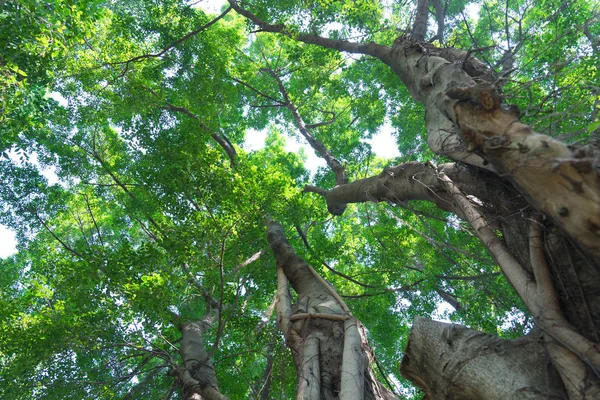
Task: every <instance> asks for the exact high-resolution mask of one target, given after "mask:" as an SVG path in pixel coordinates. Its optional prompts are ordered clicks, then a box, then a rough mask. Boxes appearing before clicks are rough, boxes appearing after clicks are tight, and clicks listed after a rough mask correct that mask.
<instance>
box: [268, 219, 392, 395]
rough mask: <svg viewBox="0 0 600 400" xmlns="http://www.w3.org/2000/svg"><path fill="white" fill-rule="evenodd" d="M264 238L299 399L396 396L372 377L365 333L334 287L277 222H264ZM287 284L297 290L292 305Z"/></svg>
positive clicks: (280, 321)
mask: <svg viewBox="0 0 600 400" xmlns="http://www.w3.org/2000/svg"><path fill="white" fill-rule="evenodd" d="M267 240H268V241H269V245H270V246H271V249H272V250H273V254H274V255H275V258H276V260H277V270H278V273H277V274H278V291H277V320H278V323H279V326H280V328H281V330H282V332H283V334H284V335H285V338H286V344H287V345H288V347H290V349H291V350H292V357H293V360H294V365H295V366H296V372H297V375H298V398H299V399H323V400H330V399H331V400H334V399H353V400H354V399H367V400H380V399H384V400H388V399H395V398H396V396H394V395H393V394H392V393H391V392H390V391H388V390H387V389H386V388H385V387H384V386H383V385H382V384H381V383H379V382H378V381H377V380H375V379H374V376H373V374H372V373H371V371H370V366H369V363H368V360H369V357H368V355H367V353H366V352H365V351H366V350H364V349H368V347H369V345H368V343H367V342H366V337H364V336H363V335H360V333H359V331H358V327H357V325H358V324H359V322H358V321H357V320H356V319H355V318H354V317H353V316H352V315H351V314H350V312H349V310H348V308H347V307H346V305H345V303H344V302H343V301H342V300H341V298H340V297H339V295H337V293H336V292H335V289H333V287H331V285H329V284H328V283H327V282H326V281H324V280H323V278H321V277H320V276H319V275H318V274H317V273H316V272H315V271H314V270H313V269H312V268H311V267H310V266H309V265H308V264H306V262H305V261H304V260H303V259H302V258H300V257H298V256H297V255H296V253H295V252H294V250H293V249H292V247H291V246H290V244H289V243H288V242H287V240H286V239H285V235H284V233H283V228H282V227H281V225H279V224H278V223H276V222H269V223H268V225H267ZM288 282H289V283H290V284H291V285H292V287H293V288H294V290H295V291H296V293H298V299H297V301H296V303H295V304H292V303H291V295H290V294H289V289H288ZM296 316H298V317H296ZM294 317H296V318H294ZM346 329H347V330H348V334H346V333H345V332H346ZM346 346H347V347H346Z"/></svg>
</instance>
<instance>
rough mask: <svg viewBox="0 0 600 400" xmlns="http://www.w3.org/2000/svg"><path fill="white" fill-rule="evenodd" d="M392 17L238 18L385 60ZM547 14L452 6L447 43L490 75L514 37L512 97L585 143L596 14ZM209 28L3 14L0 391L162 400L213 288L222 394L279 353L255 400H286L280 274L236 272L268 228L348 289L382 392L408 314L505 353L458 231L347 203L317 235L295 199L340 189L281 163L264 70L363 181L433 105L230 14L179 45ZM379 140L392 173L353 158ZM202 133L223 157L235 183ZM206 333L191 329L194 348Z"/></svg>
mask: <svg viewBox="0 0 600 400" xmlns="http://www.w3.org/2000/svg"><path fill="white" fill-rule="evenodd" d="M387 3H389V2H372V1H366V0H361V1H329V0H322V1H316V2H306V1H304V0H302V1H299V0H287V1H278V2H273V1H265V0H253V1H244V2H243V5H244V7H248V9H252V10H253V11H254V12H255V13H256V14H257V15H258V16H260V17H262V18H264V19H265V20H268V21H271V22H273V23H286V24H288V26H289V27H290V31H292V33H293V32H295V31H308V32H316V33H321V34H323V35H329V36H331V37H352V38H353V39H354V40H364V41H369V40H374V39H375V40H377V41H379V42H381V43H386V44H389V45H391V44H392V43H393V41H394V39H395V38H396V37H397V36H398V35H399V34H400V33H401V32H399V31H404V30H406V29H407V27H409V24H410V20H411V12H412V10H411V9H410V7H406V6H404V5H402V7H400V6H399V5H398V4H396V3H397V2H394V4H393V5H392V6H390V7H388V5H387ZM468 4H471V5H479V6H480V7H479V14H478V16H476V15H474V14H473V15H467V14H466V11H465V7H466V6H467V5H468ZM507 4H508V5H509V6H508V7H509V10H508V11H509V15H510V17H511V18H508V19H507V18H505V12H506V7H507ZM562 4H566V3H564V2H561V1H553V0H552V1H543V2H538V3H535V4H533V3H531V2H524V1H517V2H510V3H506V4H505V3H500V2H496V1H482V2H462V1H457V2H454V1H452V2H449V7H448V10H447V14H446V19H447V24H446V43H448V44H450V45H454V46H456V47H460V48H463V49H470V48H477V49H478V50H477V51H476V52H475V53H474V55H475V56H478V57H480V58H481V59H482V60H484V61H485V62H487V63H489V65H491V66H492V67H495V68H496V71H497V72H498V71H499V70H500V69H501V65H496V64H497V63H498V61H499V60H500V59H501V58H502V56H503V54H504V50H506V47H507V46H508V45H509V44H510V46H511V47H512V48H513V49H516V45H517V43H520V40H521V39H523V43H522V45H519V48H518V49H517V50H515V51H516V52H517V58H516V64H515V67H516V68H517V69H516V70H515V71H514V72H513V73H512V75H511V79H510V80H508V81H507V82H506V86H505V94H506V96H507V98H508V100H509V101H510V102H511V103H516V104H518V105H519V106H520V107H521V110H522V112H523V114H524V118H525V119H526V120H527V121H529V122H531V123H532V124H534V125H535V127H536V128H537V129H539V130H544V131H546V132H549V133H551V134H555V135H557V136H561V137H567V138H568V139H569V140H584V139H587V138H590V137H594V135H596V134H597V132H598V109H599V108H598V107H599V104H600V97H599V96H600V93H599V92H598V82H599V78H600V77H599V76H598V68H597V65H598V64H599V60H598V50H597V46H598V44H597V43H595V44H594V43H593V42H591V41H590V38H588V36H587V35H586V31H585V29H588V30H589V32H591V34H592V39H593V37H598V35H600V30H599V29H600V28H599V27H598V26H599V25H598V24H597V23H593V22H594V21H597V15H596V16H595V17H594V16H593V15H594V13H597V10H598V8H597V7H598V5H597V2H583V1H578V2H576V4H573V5H568V6H565V7H563V6H562ZM463 16H464V18H463ZM213 18H214V16H213V15H209V14H207V13H205V12H204V11H202V10H201V9H200V8H197V7H194V6H190V4H189V2H180V1H172V2H160V1H150V2H148V1H123V2H98V1H53V2H38V1H33V0H32V1H19V2H3V3H2V5H0V49H2V52H1V54H2V55H1V56H0V199H1V201H0V223H2V224H3V225H7V226H9V227H10V228H11V229H13V230H14V231H16V232H17V236H18V239H19V252H18V253H17V254H16V255H14V256H11V257H9V258H6V259H2V260H0V397H2V398H7V399H8V398H10V399H21V398H23V399H25V398H28V399H29V398H32V397H35V398H52V399H53V398H56V399H63V398H73V399H85V398H89V399H92V398H93V399H113V398H125V397H126V396H128V395H129V396H130V398H134V397H143V398H148V399H154V398H156V399H159V398H161V399H162V398H165V396H166V394H168V393H169V390H170V387H171V385H172V384H173V378H172V377H171V376H169V375H168V374H167V372H168V371H169V370H170V369H171V368H172V366H173V364H171V363H179V362H180V361H181V360H180V358H179V355H178V353H177V346H178V341H179V340H180V333H179V331H178V329H177V325H178V323H179V322H181V321H194V320H198V319H199V318H201V317H202V316H203V315H204V313H205V311H206V299H205V297H204V296H203V294H204V293H202V291H203V290H206V291H207V292H208V293H209V294H210V295H211V296H212V297H214V298H215V299H217V300H218V301H219V302H222V303H223V304H224V305H225V307H224V311H223V313H222V318H223V319H222V323H223V324H224V325H223V326H224V330H223V334H222V335H221V336H220V337H219V345H218V346H217V347H216V351H215V353H214V355H213V358H212V359H213V362H214V364H215V368H216V370H217V374H218V379H219V385H220V388H221V390H222V391H223V393H225V394H227V395H228V396H230V397H231V398H233V399H235V398H258V397H257V396H258V393H259V392H260V391H261V390H265V388H264V386H263V385H264V383H265V368H266V367H267V365H268V363H269V361H268V360H269V359H270V357H272V362H273V367H272V370H271V374H270V376H271V386H270V393H271V395H270V397H271V398H279V399H285V398H293V397H294V396H295V385H296V379H295V372H294V369H293V364H292V361H291V357H290V354H289V350H288V349H287V348H286V347H285V343H284V341H283V338H282V337H281V335H280V334H279V333H278V331H277V330H276V328H275V316H273V300H274V293H275V290H276V277H275V261H274V259H273V257H272V255H271V254H270V253H269V252H266V253H265V254H264V255H262V256H261V257H260V258H258V259H257V260H256V261H254V262H252V263H249V264H247V265H246V264H244V262H245V261H247V260H249V258H250V257H252V256H253V255H255V254H256V253H257V252H259V251H260V250H262V249H265V247H266V240H265V238H264V221H265V219H266V218H267V217H272V218H274V219H276V220H279V221H281V223H282V224H283V225H284V226H285V229H286V233H287V235H288V237H289V239H290V241H291V242H292V244H293V245H294V247H295V248H296V249H297V251H298V253H299V254H300V255H301V256H303V257H305V258H306V259H307V260H308V261H309V262H310V263H311V265H313V266H314V267H315V269H316V270H317V271H318V272H320V273H321V274H322V275H323V276H324V277H325V278H326V279H327V280H329V281H330V282H331V283H332V284H333V285H334V287H335V288H336V290H337V291H338V292H339V293H340V295H342V296H346V300H347V302H348V304H349V306H350V307H351V308H352V310H353V313H354V314H355V315H356V316H357V317H358V318H359V319H361V320H362V322H363V323H364V324H365V326H366V327H367V329H368V334H369V338H370V340H371V343H372V344H373V346H374V348H375V351H376V354H377V356H378V358H379V360H380V361H381V368H382V370H383V371H385V372H384V374H385V375H386V377H388V376H394V377H395V379H398V380H401V378H400V377H399V374H398V369H397V363H398V361H399V360H400V359H401V357H402V349H403V348H404V346H405V344H406V340H407V337H408V332H409V330H410V324H411V321H412V319H413V318H414V317H415V316H416V315H422V316H434V317H437V318H447V319H449V320H451V321H455V322H458V323H463V324H466V325H469V326H471V327H473V328H476V329H480V330H483V331H486V332H492V333H497V334H499V335H501V336H504V337H514V336H518V335H520V334H522V333H523V332H524V331H526V330H527V329H528V328H529V327H530V323H531V321H530V320H529V317H528V316H527V314H525V313H524V312H523V310H524V307H523V305H522V304H521V302H520V301H519V300H518V297H517V296H516V294H515V293H514V291H513V290H512V289H511V288H510V287H509V285H508V284H507V282H506V280H505V279H504V277H503V275H501V274H500V273H499V269H498V267H497V266H496V265H495V263H494V262H493V260H492V259H491V258H490V256H489V255H488V254H487V253H486V251H485V250H484V249H483V247H482V246H481V244H480V243H479V242H478V240H477V239H476V238H475V237H474V235H473V234H472V232H470V231H469V229H468V227H466V226H465V225H464V224H463V223H461V222H459V221H458V219H457V218H456V217H455V216H453V215H449V214H448V213H445V212H442V211H440V210H439V209H437V208H436V207H434V206H433V205H432V204H428V203H422V202H410V203H408V204H403V205H402V206H393V205H389V204H377V205H374V204H360V205H351V206H350V207H349V208H348V210H347V211H346V213H345V214H344V216H343V217H339V218H331V216H330V215H329V214H328V213H327V210H326V207H325V204H324V202H323V201H322V199H321V198H320V197H318V196H316V195H315V194H312V193H303V192H302V188H303V186H304V185H305V184H311V185H316V186H319V187H323V188H330V187H333V186H335V184H336V183H335V180H334V177H333V174H332V173H331V171H329V170H328V169H319V170H317V171H315V170H314V169H313V168H312V166H310V165H305V164H306V160H307V157H306V155H305V154H304V153H302V152H298V153H295V152H290V151H288V150H286V143H287V142H288V141H289V140H290V139H296V140H298V141H300V142H303V141H304V139H303V138H302V136H301V135H300V134H299V133H298V129H297V125H296V123H295V121H294V118H293V116H292V115H291V113H290V112H289V110H288V109H287V108H286V107H284V106H283V105H284V104H283V102H284V98H283V95H282V94H281V92H280V90H279V88H278V86H277V82H276V80H274V78H273V77H272V76H271V75H270V74H268V73H266V72H265V68H270V69H271V70H272V71H274V72H275V73H277V75H278V76H279V77H280V80H281V82H282V83H283V85H284V86H285V89H286V90H287V92H288V95H289V99H290V100H291V101H292V102H293V104H294V105H295V106H296V107H297V109H298V112H299V113H300V115H301V116H302V117H303V118H304V120H305V123H306V124H318V123H321V122H326V121H329V122H330V123H328V124H325V125H323V126H320V127H316V128H313V129H311V133H312V134H313V135H314V137H315V138H316V139H317V140H319V141H320V142H322V143H323V144H324V146H325V147H326V148H327V149H328V150H329V151H331V153H332V154H334V155H335V157H336V158H337V159H338V160H340V162H342V164H343V165H344V166H345V167H346V170H347V173H348V176H349V178H350V180H357V179H361V178H364V177H367V176H372V175H374V174H377V173H379V172H380V171H381V169H382V168H384V167H386V166H388V165H391V164H396V163H401V162H405V161H426V160H431V159H432V158H434V156H433V154H432V153H431V151H430V150H429V149H428V148H427V144H426V134H427V133H426V131H425V128H424V124H423V119H424V117H425V110H424V108H423V106H422V105H421V104H418V103H416V102H415V101H414V100H413V99H412V98H411V97H410V95H409V93H408V91H407V90H406V88H405V87H404V86H403V85H402V83H401V81H400V79H399V78H398V76H397V75H395V74H394V73H393V72H392V71H391V70H390V69H389V67H388V66H386V65H384V64H383V63H380V62H376V61H375V60H373V59H371V58H369V57H354V56H353V57H350V56H348V55H347V54H342V53H339V52H336V51H332V50H327V49H323V48H320V47H317V46H309V45H305V44H299V43H297V42H296V41H294V40H293V39H291V38H287V37H284V36H281V35H280V36H275V35H269V34H265V33H264V32H263V33H250V30H254V27H252V28H250V26H249V24H248V23H247V22H246V20H245V19H243V18H242V17H240V16H239V15H236V14H234V13H233V12H230V13H229V14H228V15H227V16H225V17H224V18H222V19H221V20H219V21H218V22H217V23H215V24H214V25H212V26H210V27H209V28H207V29H205V30H202V31H200V32H198V33H197V34H196V35H193V36H192V37H190V38H188V39H187V40H185V41H182V42H181V43H176V42H177V41H178V40H179V39H180V38H182V37H184V36H185V35H187V34H188V33H190V32H192V31H194V30H195V29H197V28H199V27H200V26H203V25H205V24H207V23H208V22H209V21H211V20H212V19H213ZM594 18H596V19H594ZM432 21H433V20H432ZM507 21H508V24H509V25H508V27H506V26H505V24H506V23H507ZM590 21H591V22H590ZM584 27H585V29H584ZM519 35H521V37H519ZM292 36H293V35H292ZM487 46H492V47H490V48H488V49H483V48H485V47H487ZM594 46H596V47H594ZM167 48H168V49H167ZM165 49H167V50H166V51H165ZM56 99H59V100H60V101H57V100H56ZM386 123H388V124H389V125H390V126H391V127H392V129H393V130H394V137H395V139H396V140H397V144H398V150H399V151H400V154H401V156H400V157H399V158H398V159H396V160H387V159H383V158H381V157H377V155H375V154H372V152H371V149H370V146H369V145H368V143H367V142H366V140H367V139H370V138H372V137H373V135H374V134H375V133H376V132H377V131H378V130H379V129H380V128H381V127H382V126H384V125H385V124H386ZM250 128H252V129H256V130H264V131H266V133H267V139H266V142H265V145H264V147H262V148H260V149H259V150H254V151H245V150H244V149H245V148H248V147H245V146H246V145H249V143H248V142H250V140H248V138H247V137H246V133H247V131H248V129H250ZM213 135H218V136H219V137H222V138H227V140H228V141H229V142H230V143H231V145H232V146H233V148H234V149H235V151H236V152H237V158H236V163H235V166H233V167H231V166H230V160H229V159H228V156H227V154H226V153H225V151H223V148H222V147H221V146H219V144H218V143H217V142H216V141H215V140H214V138H213ZM48 171H53V173H54V174H55V175H56V178H57V179H58V183H54V184H51V183H50V182H49V181H48V179H47V176H48ZM42 172H44V173H42ZM298 229H299V230H301V231H302V232H303V233H305V235H306V240H307V242H308V244H309V246H308V247H306V246H305V243H304V242H303V240H301V238H300V236H299V235H298V234H297V232H298ZM328 267H329V268H328ZM348 277H349V278H350V279H348ZM199 287H202V288H203V289H202V290H201V289H200V288H199ZM445 295H448V296H451V298H454V299H455V300H456V302H457V303H456V304H460V309H458V310H454V309H453V308H452V307H450V306H449V305H448V304H449V303H447V298H446V299H444V298H443V296H445ZM217 330H218V327H217V324H215V325H214V326H213V327H212V328H211V329H210V330H209V332H208V333H207V334H206V335H205V346H206V347H207V348H210V347H211V346H212V343H213V342H214V340H216V338H217V336H218V332H217ZM402 384H403V385H404V386H405V387H406V385H407V383H406V382H405V381H402ZM174 396H178V393H177V391H176V392H175V394H174ZM173 398H175V397H173Z"/></svg>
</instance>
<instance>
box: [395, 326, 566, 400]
mask: <svg viewBox="0 0 600 400" xmlns="http://www.w3.org/2000/svg"><path fill="white" fill-rule="evenodd" d="M400 372H401V373H402V375H404V376H405V377H406V378H408V379H410V380H411V381H412V382H413V383H414V384H415V385H416V386H418V387H420V388H421V389H423V391H424V392H425V393H426V394H427V396H428V398H429V399H457V400H458V399H461V400H463V399H464V400H470V399H473V400H475V399H486V400H496V399H497V400H504V399H564V398H565V397H566V392H565V388H564V386H563V385H562V383H561V379H560V376H559V375H558V373H557V371H556V369H555V368H554V367H553V365H552V361H551V360H550V358H549V356H548V353H547V352H546V349H545V346H544V343H543V341H542V340H540V339H539V338H535V337H529V336H525V337H522V338H520V339H517V340H502V339H499V338H497V337H496V336H493V335H488V334H485V333H482V332H478V331H475V330H473V329H469V328H466V327H464V326H462V325H456V324H447V323H443V322H438V321H433V320H429V319H425V318H421V317H416V319H415V321H414V323H413V327H412V330H411V333H410V336H409V339H408V345H407V347H406V350H405V352H404V357H403V359H402V363H401V365H400Z"/></svg>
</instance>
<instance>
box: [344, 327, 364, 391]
mask: <svg viewBox="0 0 600 400" xmlns="http://www.w3.org/2000/svg"><path fill="white" fill-rule="evenodd" d="M365 358H366V357H365V355H364V354H363V351H362V348H361V338H360V333H359V332H358V327H357V322H356V319H354V318H352V319H348V320H346V322H345V323H344V356H343V362H342V390H341V392H340V400H362V399H364V392H365V361H366V360H365Z"/></svg>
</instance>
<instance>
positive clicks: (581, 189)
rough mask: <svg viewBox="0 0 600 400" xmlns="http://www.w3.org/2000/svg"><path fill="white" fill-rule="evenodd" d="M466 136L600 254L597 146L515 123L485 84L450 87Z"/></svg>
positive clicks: (535, 202)
mask: <svg viewBox="0 0 600 400" xmlns="http://www.w3.org/2000/svg"><path fill="white" fill-rule="evenodd" d="M447 94H448V96H450V97H451V98H453V99H455V100H458V102H456V103H455V105H454V110H455V113H456V118H457V122H458V124H459V126H460V128H461V130H462V132H463V135H464V137H465V139H466V141H467V142H468V143H469V145H470V147H471V148H472V149H473V150H477V151H479V152H480V153H481V154H483V155H484V156H485V158H486V159H487V160H488V161H490V162H491V163H492V165H493V166H494V168H495V169H496V170H497V171H499V172H500V173H502V174H504V175H505V176H506V177H507V178H509V179H510V180H512V181H513V182H514V183H515V184H516V186H517V187H518V188H519V189H520V190H521V191H522V192H523V193H525V194H526V195H527V196H528V197H529V198H530V199H531V202H532V203H533V205H534V206H535V207H536V208H537V209H538V210H540V211H542V212H543V213H545V214H546V215H548V216H550V217H551V218H552V219H553V220H554V221H555V222H556V223H557V224H559V225H560V226H562V227H563V228H564V229H565V231H566V232H567V233H568V234H569V235H570V236H571V237H572V238H573V239H575V240H576V241H577V242H579V243H581V244H582V245H584V246H585V247H586V248H587V249H588V250H589V251H591V253H593V254H594V255H596V256H600V168H599V167H600V165H599V164H598V159H599V157H600V149H598V148H596V147H593V146H588V147H585V148H579V149H578V148H575V147H572V146H567V145H566V144H564V143H562V142H559V141H558V140H555V139H553V138H551V137H549V136H546V135H542V134H539V133H536V132H534V131H533V130H532V129H531V128H530V127H529V126H528V125H525V124H523V123H521V122H519V120H518V118H517V114H518V113H517V112H515V110H506V109H504V108H503V107H501V105H500V97H499V96H498V94H497V93H496V91H495V90H494V88H493V87H491V86H489V85H485V84H481V85H477V86H472V87H468V88H460V89H451V90H449V91H448V92H447Z"/></svg>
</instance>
